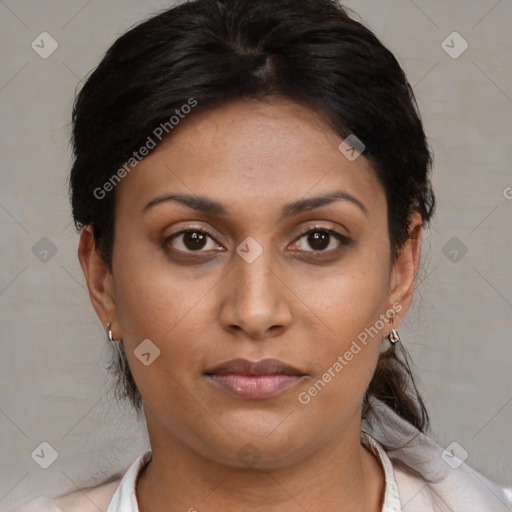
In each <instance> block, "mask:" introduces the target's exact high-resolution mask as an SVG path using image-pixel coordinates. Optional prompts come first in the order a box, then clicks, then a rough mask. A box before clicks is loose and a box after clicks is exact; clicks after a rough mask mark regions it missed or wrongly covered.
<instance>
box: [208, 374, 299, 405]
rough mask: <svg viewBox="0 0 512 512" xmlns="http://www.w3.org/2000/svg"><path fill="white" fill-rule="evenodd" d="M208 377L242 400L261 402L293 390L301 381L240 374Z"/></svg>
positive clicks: (289, 376) (274, 376)
mask: <svg viewBox="0 0 512 512" xmlns="http://www.w3.org/2000/svg"><path fill="white" fill-rule="evenodd" d="M208 377H209V378H210V379H211V380H212V381H213V382H214V383H215V384H217V385H219V386H220V387H221V388H223V389H226V390H228V391H231V392H232V393H234V394H235V395H238V396H239V397H241V398H246V399H249V400H261V399H263V398H270V397H272V396H275V395H278V394H279V393H281V392H282V391H284V390H286V389H289V388H291V387H292V386H294V385H295V384H296V383H297V382H299V380H300V379H302V376H300V375H283V374H272V375H239V374H228V375H221V374H213V375H208Z"/></svg>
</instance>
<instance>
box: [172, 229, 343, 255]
mask: <svg viewBox="0 0 512 512" xmlns="http://www.w3.org/2000/svg"><path fill="white" fill-rule="evenodd" d="M316 232H319V233H326V234H328V235H331V236H333V237H334V238H335V239H336V240H338V241H339V242H341V247H338V248H336V249H331V250H329V251H325V250H321V251H316V250H312V251H300V250H299V252H306V253H311V254H313V255H315V256H314V257H317V256H321V255H324V254H327V255H331V256H332V255H334V254H336V253H338V252H340V250H341V249H342V247H343V246H345V247H347V246H349V245H351V243H352V241H351V240H350V239H349V238H348V237H346V236H345V235H342V234H341V233H339V232H338V231H337V230H336V229H335V227H334V226H329V227H325V226H308V227H307V228H305V229H304V230H302V231H301V232H300V233H299V235H298V236H297V237H296V238H295V239H294V242H296V241H297V240H300V239H301V238H302V237H303V236H304V235H308V234H310V233H316ZM187 233H201V234H205V235H208V236H209V237H210V238H211V239H212V240H215V235H213V234H212V233H211V232H210V231H208V230H207V229H206V228H200V229H199V228H187V229H183V230H181V231H177V232H176V233H173V234H172V235H170V236H168V237H167V238H166V239H165V240H164V246H167V244H168V243H169V242H170V241H171V240H173V239H174V238H176V237H178V236H180V235H183V234H187ZM172 251H173V252H178V253H181V254H186V255H192V254H201V253H202V252H206V251H202V250H198V251H182V250H180V249H173V250H172ZM219 252H220V251H219Z"/></svg>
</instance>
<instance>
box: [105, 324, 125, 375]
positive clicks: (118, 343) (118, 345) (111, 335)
mask: <svg viewBox="0 0 512 512" xmlns="http://www.w3.org/2000/svg"><path fill="white" fill-rule="evenodd" d="M107 329H108V339H109V340H110V342H111V343H112V345H113V346H114V347H116V350H117V353H118V355H119V360H120V361H121V365H122V367H123V370H124V368H125V364H126V363H125V359H124V357H123V353H122V352H121V347H120V345H121V343H123V340H122V339H120V340H115V339H114V336H113V334H112V331H111V329H110V322H109V323H108V326H107Z"/></svg>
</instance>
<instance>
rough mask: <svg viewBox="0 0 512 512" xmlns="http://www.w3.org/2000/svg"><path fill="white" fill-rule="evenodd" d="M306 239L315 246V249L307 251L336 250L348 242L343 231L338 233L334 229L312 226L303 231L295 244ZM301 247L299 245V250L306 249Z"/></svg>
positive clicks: (311, 245) (310, 244)
mask: <svg viewBox="0 0 512 512" xmlns="http://www.w3.org/2000/svg"><path fill="white" fill-rule="evenodd" d="M302 239H305V240H306V242H307V243H308V244H309V246H310V247H312V248H313V251H308V250H306V252H330V251H331V250H336V249H337V248H338V247H339V246H340V245H343V244H348V239H347V238H346V237H345V236H343V235H342V234H341V233H338V232H337V231H335V230H334V229H328V228H312V229H309V230H308V231H306V232H305V233H303V234H302V235H301V236H300V237H299V238H298V239H297V241H296V242H294V245H297V244H298V243H299V242H300V240H302ZM300 245H301V247H298V249H299V250H305V249H303V248H302V244H300Z"/></svg>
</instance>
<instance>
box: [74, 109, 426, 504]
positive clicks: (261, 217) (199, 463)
mask: <svg viewBox="0 0 512 512" xmlns="http://www.w3.org/2000/svg"><path fill="white" fill-rule="evenodd" d="M340 142H341V139H340V137H339V136H338V135H337V134H336V133H334V132H333V130H332V129H331V128H330V127H329V126H328V125H327V123H326V122H325V121H324V119H322V117H320V115H319V114H317V113H315V112H313V111H311V110H309V109H307V108H305V107H302V106H299V105H297V104H295V103H292V102H289V101H286V100H282V99H280V100H273V101H266V102H256V101H247V100H246V101H236V102H233V103H230V104H228V105H224V106H222V107H220V108H216V109H214V110H210V111H206V112H201V113H199V112H198V113H195V114H193V115H191V116H189V117H188V118H187V119H185V120H184V121H182V122H181V124H180V125H179V126H178V128H176V129H175V131H174V132H173V133H172V137H170V138H168V139H167V140H166V141H164V143H162V144H161V145H160V146H158V147H157V148H156V149H155V150H153V152H151V153H150V155H149V156H147V157H146V158H145V159H144V160H143V161H142V162H141V163H140V164H139V165H138V166H137V167H136V169H134V170H133V171H132V172H131V173H130V174H129V175H127V176H126V177H125V178H124V179H123V180H122V182H121V183H120V184H119V185H118V186H117V189H116V210H115V218H116V229H115V237H114V251H113V272H112V274H111V273H110V272H109V271H108V269H107V268H106V266H105V264H104V263H103V261H102V260H101V258H100V256H99V254H98V252H97V250H96V248H95V246H94V240H93V235H92V230H91V227H90V226H86V227H85V228H84V229H83V231H82V233H81V237H80V246H79V259H80V263H81V266H82V269H83V272H84V275H85V278H86V281H87V285H88V288H89V292H90V297H91V301H92V304H93V306H94V308H95V310H96V312H97V314H98V316H99V318H100V320H101V322H102V324H103V325H104V326H105V328H106V326H107V324H108V323H109V322H111V324H112V327H111V328H112V331H113V335H114V338H115V339H120V338H122V339H123V340H124V346H125V350H126V353H127V358H128V362H129V365H130V368H131V370H132V373H133V376H134V379H135V381H136V383H137V387H138V389H139V391H140V393H141V394H142V397H143V400H144V412H145V416H146V420H147V425H148V432H149V437H150V442H151V447H152V450H153V458H152V460H151V462H150V463H149V464H148V465H147V467H146V468H145V470H144V471H143V472H142V473H141V475H140V477H139V479H138V482H137V497H138V502H139V508H140V510H141V512H148V511H150V510H151V511H152V512H160V511H166V512H169V511H178V510H179V511H186V510H191V509H192V510H193V509H194V508H195V509H197V510H200V511H201V510H222V511H226V512H230V511H235V510H236V511H239V510H245V511H263V510H265V511H267V512H277V511H278V510H279V512H292V511H293V512H295V511H297V512H298V511H303V510H308V511H310V512H315V511H320V510H321V511H324V512H325V511H332V512H334V511H339V510H340V504H343V510H344V511H358V512H361V511H367V512H369V511H371V512H377V511H380V510H381V507H382V500H383V495H384V473H383V469H382V467H381V465H380V463H379V462H378V460H377V459H376V457H375V456H374V455H373V454H371V453H370V452H369V451H368V450H367V449H365V448H364V447H363V446H362V445H361V443H360V431H361V402H362V398H363V396H364V393H365V391H366V389H367V387H368V384H369V382H370V380H371V378H372V375H373V373H374V370H375V367H376V363H377V358H378V354H379V348H380V345H381V342H382V340H383V339H384V338H385V337H387V336H388V334H389V331H390V329H391V327H395V328H396V327H398V326H399V325H400V323H401V321H402V318H403V316H404V315H405V314H406V312H407V310H408V309H409V307H410V304H411V301H412V292H413V286H414V280H415V276H416V272H417V268H418V261H419V252H420V238H421V217H420V215H419V214H417V213H415V214H413V215H412V216H411V229H410V233H411V238H410V240H409V241H408V242H407V243H406V245H405V246H404V248H403V249H402V251H401V252H400V253H399V256H398V258H397V259H396V261H394V262H392V261H391V259H390V240H389V235H388V226H387V205H386V197H385V192H384V189H383V188H382V186H381V185H380V184H379V182H378V181H377V178H376V175H375V173H374V171H373V169H372V167H371V166H370V163H369V162H368V161H367V160H366V158H364V157H363V156H360V157H359V158H357V159H356V160H354V161H350V160H348V159H347V158H346V157H345V156H344V155H343V154H342V153H341V152H340V151H339V150H338V145H339V144H340ZM334 190H343V191H345V192H347V193H349V194H351V195H352V196H354V197H356V198H357V199H358V200H359V201H361V203H363V204H364V206H365V207H366V209H367V213H365V212H363V211H362V210H361V209H360V208H359V207H358V206H356V205H355V204H353V203H351V202H349V201H344V200H338V201H335V202H332V203H331V204H329V205H324V206H321V207H319V208H313V209H310V210H306V211H303V212H301V213H298V214H295V215H293V216H291V217H289V218H284V219H281V210H282V208H283V206H284V205H285V204H288V203H290V202H293V201H297V200H300V199H303V198H304V197H313V196H318V195H321V194H323V193H329V192H332V191H334ZM171 192H172V193H183V194H197V195H201V196H207V197H209V198H211V199H214V200H215V201H218V202H220V203H222V204H223V205H225V207H226V209H227V210H228V214H227V215H226V216H224V217H221V216H217V215H213V214H210V213H202V212H199V211H196V210H193V209H191V208H189V207H188V206H185V205H183V204H180V203H178V202H175V201H166V202H163V203H161V204H159V205H157V206H154V207H153V208H150V209H148V210H147V211H146V212H145V213H142V210H143V208H144V206H145V205H146V204H147V203H149V202H150V201H151V200H152V199H154V198H155V197H157V196H159V195H161V194H163V193H171ZM191 227H192V228H195V229H196V230H201V229H202V230H204V229H206V230H209V231H210V232H211V233H212V235H213V237H212V238H210V237H207V238H206V240H205V242H204V244H203V245H202V246H201V247H200V248H199V249H198V250H199V251H202V252H201V253H200V254H199V255H198V254H197V250H196V252H194V250H193V249H192V247H193V245H191V244H190V239H188V245H185V243H184V242H185V241H186V240H185V239H184V237H183V236H180V235H177V236H176V237H175V238H173V239H168V237H170V236H171V235H173V234H174V233H178V232H179V231H180V230H183V229H185V228H191ZM309 227H311V228H313V227H315V228H329V227H334V228H335V229H336V231H338V232H339V233H340V234H342V235H344V236H346V237H348V238H349V239H350V240H351V243H350V244H348V245H345V244H344V243H343V242H339V241H337V240H336V238H334V237H330V239H328V240H327V242H326V245H327V243H328V246H326V248H325V250H324V251H323V252H322V251H321V250H319V249H318V246H315V245H312V244H311V243H309V242H308V235H301V229H304V230H305V229H307V228H309ZM249 236H250V237H253V238H254V239H255V240H256V241H257V242H258V243H259V244H260V246H261V247H262V248H263V252H262V254H261V255H260V256H259V257H258V258H257V259H256V260H255V261H254V262H252V263H247V262H246V261H245V260H244V259H243V258H241V257H240V256H239V254H238V253H237V252H236V248H237V246H239V245H240V244H241V242H242V241H243V240H244V239H245V238H246V237H249ZM166 239H167V241H166ZM309 241H311V237H310V238H309ZM337 249H339V252H336V250H337ZM180 251H181V252H180ZM187 251H188V252H187ZM326 251H329V252H330V253H331V254H330V255H329V254H328V252H326ZM180 255H181V256H180ZM315 255H316V259H315ZM395 303H398V304H400V306H401V308H402V309H401V311H400V313H398V314H397V316H395V318H394V320H393V325H392V326H391V325H390V324H389V323H386V324H385V326H384V328H383V329H381V331H380V332H379V334H378V335H377V336H374V337H373V338H370V339H369V342H368V344H367V345H366V346H365V347H363V349H362V350H361V351H360V352H359V353H358V354H357V355H355V356H354V358H353V359H352V360H351V361H350V362H349V363H348V364H347V365H346V366H345V367H344V368H343V370H342V371H341V372H339V373H338V374H336V377H335V378H333V379H332V380H331V382H329V383H328V384H327V385H326V386H325V387H324V388H323V389H322V390H321V392H319V393H318V395H317V396H315V397H313V398H312V399H311V401H310V402H309V403H308V404H307V405H303V404H301V403H299V402H298V399H297V397H298V394H299V393H300V392H301V391H307V390H308V389H309V388H310V386H311V385H312V384H313V383H314V382H315V381H317V380H318V379H320V378H321V377H322V374H324V373H325V372H326V371H327V369H328V368H329V367H332V365H333V364H334V362H335V361H336V360H337V357H338V356H339V355H343V354H344V353H345V352H346V351H347V350H348V349H349V347H350V345H351V343H352V341H353V340H355V339H356V338H357V335H358V334H359V333H361V332H362V331H364V330H365V328H368V327H370V326H373V325H375V323H376V321H377V320H378V319H379V317H380V315H381V314H383V313H385V312H386V311H387V310H389V309H390V308H391V307H392V305H393V304H395ZM145 339H150V340H151V341H152V342H153V343H154V344H155V345H156V346H157V347H158V348H159V349H160V351H161V352H160V356H159V357H158V358H156V359H155V360H154V362H152V363H151V364H150V365H149V366H145V365H143V364H142V363H141V362H140V361H139V359H138V358H137V357H136V356H135V355H134V350H135V349H136V348H137V346H138V345H139V344H140V343H141V342H142V340H145ZM238 357H241V358H246V359H249V360H252V361H258V360H261V359H263V358H267V357H273V358H277V359H280V360H282V361H284V362H285V363H287V364H290V365H292V366H294V367H296V368H299V369H300V370H302V372H303V373H305V374H307V375H306V377H303V379H302V380H301V381H299V383H298V384H297V385H296V386H294V387H292V388H290V389H287V390H285V391H284V392H282V393H280V394H278V395H277V396H274V397H272V398H268V399H264V400H244V399H242V398H240V397H238V396H235V395H232V394H230V393H229V392H226V391H224V390H222V389H219V388H218V387H217V386H215V385H213V384H212V383H211V381H210V380H209V379H208V378H206V377H205V375H204V372H205V371H206V369H207V368H211V367H212V366H214V365H217V364H219V363H221V362H224V361H227V360H229V359H233V358H238ZM246 443H252V444H253V445H254V446H255V447H256V449H257V450H258V453H260V454H261V458H260V459H259V461H258V462H257V465H256V466H254V467H249V466H247V464H245V463H244V461H243V460H240V459H239V457H238V456H237V454H238V452H239V450H240V449H241V448H242V447H243V446H244V445H246Z"/></svg>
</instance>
